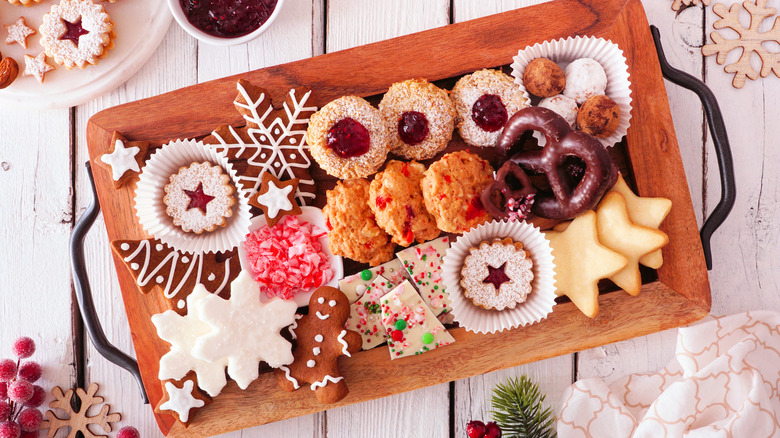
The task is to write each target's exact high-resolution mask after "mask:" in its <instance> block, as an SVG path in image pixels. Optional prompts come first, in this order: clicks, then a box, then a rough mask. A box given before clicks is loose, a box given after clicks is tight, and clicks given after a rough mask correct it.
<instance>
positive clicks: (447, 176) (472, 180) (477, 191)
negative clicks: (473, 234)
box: [420, 150, 493, 234]
mask: <svg viewBox="0 0 780 438" xmlns="http://www.w3.org/2000/svg"><path fill="white" fill-rule="evenodd" d="M491 182H493V167H491V166H490V163H488V162H487V161H485V160H483V159H481V158H479V157H478V156H476V155H474V154H472V153H470V152H468V151H465V150H463V151H457V152H452V153H449V154H446V155H445V156H443V157H442V158H441V159H440V160H439V161H436V162H435V163H433V164H431V166H430V167H428V170H426V171H425V176H424V177H423V179H422V181H421V182H420V187H421V188H422V192H423V198H424V199H425V208H426V209H427V210H428V212H429V213H431V215H433V217H434V218H436V225H437V226H438V227H439V229H441V230H442V231H445V232H448V233H459V234H460V233H463V232H466V231H468V230H470V229H472V228H474V227H476V226H477V225H480V224H483V223H485V222H487V221H489V220H490V219H491V217H490V214H489V213H488V212H486V211H485V208H484V206H483V205H482V201H480V196H481V193H482V191H483V190H484V189H485V187H487V186H488V185H489V184H490V183H491Z"/></svg>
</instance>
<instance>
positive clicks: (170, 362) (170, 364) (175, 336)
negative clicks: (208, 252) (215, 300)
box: [152, 284, 227, 397]
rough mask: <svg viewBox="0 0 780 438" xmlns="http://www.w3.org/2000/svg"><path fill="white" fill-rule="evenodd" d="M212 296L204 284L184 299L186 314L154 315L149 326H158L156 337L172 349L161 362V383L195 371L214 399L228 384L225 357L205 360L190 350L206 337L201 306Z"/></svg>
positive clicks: (169, 311)
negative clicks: (200, 339) (151, 324)
mask: <svg viewBox="0 0 780 438" xmlns="http://www.w3.org/2000/svg"><path fill="white" fill-rule="evenodd" d="M210 296H212V294H210V293H209V292H208V291H207V290H206V288H205V287H203V285H201V284H199V285H197V286H195V289H194V290H193V291H192V293H190V294H189V295H188V296H187V314H186V315H184V316H181V315H179V314H178V313H176V312H174V311H173V310H167V311H165V312H163V313H160V314H157V315H153V316H152V323H153V324H154V325H155V327H157V336H159V337H160V339H162V340H163V341H165V342H167V343H169V344H171V349H170V351H168V353H166V354H165V355H164V356H163V357H162V358H161V359H160V372H159V374H158V375H157V378H158V379H160V380H169V379H173V380H179V379H182V378H184V376H186V375H187V373H189V372H190V371H195V375H196V376H197V378H198V386H199V387H200V388H201V389H203V390H204V391H206V393H208V394H209V395H210V396H212V397H216V396H217V395H219V393H220V392H221V391H222V388H224V387H225V384H227V379H226V378H225V367H226V366H227V358H226V357H220V358H217V359H216V360H211V361H205V360H201V359H198V358H196V357H195V356H193V354H192V349H193V347H194V346H195V342H196V341H197V339H198V337H200V336H203V335H206V334H208V333H209V332H210V331H211V327H210V326H209V325H207V324H206V323H204V322H203V321H201V319H200V313H199V312H200V309H201V308H202V307H201V306H200V304H201V303H202V302H203V300H204V299H205V298H207V297H210Z"/></svg>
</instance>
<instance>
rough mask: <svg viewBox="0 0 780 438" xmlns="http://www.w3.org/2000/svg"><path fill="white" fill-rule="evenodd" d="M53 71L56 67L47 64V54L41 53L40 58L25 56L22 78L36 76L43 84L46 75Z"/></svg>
mask: <svg viewBox="0 0 780 438" xmlns="http://www.w3.org/2000/svg"><path fill="white" fill-rule="evenodd" d="M52 70H54V67H52V66H51V65H49V63H47V62H46V54H45V53H40V54H38V56H30V55H24V73H22V76H34V77H35V79H38V82H39V83H41V84H42V83H43V78H44V76H46V73H48V72H50V71H52Z"/></svg>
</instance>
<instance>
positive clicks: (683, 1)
mask: <svg viewBox="0 0 780 438" xmlns="http://www.w3.org/2000/svg"><path fill="white" fill-rule="evenodd" d="M710 1H711V0H701V4H703V5H704V6H709V5H710ZM698 4H699V0H674V3H672V10H673V11H679V10H680V9H681V8H682V7H683V6H691V5H693V6H696V5H698Z"/></svg>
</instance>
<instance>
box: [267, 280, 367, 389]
mask: <svg viewBox="0 0 780 438" xmlns="http://www.w3.org/2000/svg"><path fill="white" fill-rule="evenodd" d="M347 318H349V301H348V300H347V297H346V296H345V295H344V294H343V293H341V291H339V290H338V289H335V288H332V287H327V286H323V287H321V288H319V289H317V290H316V291H314V294H313V295H312V296H311V299H310V300H309V314H308V315H306V316H304V317H302V318H300V319H299V320H298V324H297V326H296V327H294V328H293V327H291V328H290V334H291V335H292V336H293V338H294V339H295V341H296V343H297V346H296V347H295V351H294V352H293V355H294V357H295V359H294V360H293V362H292V363H291V364H290V365H288V366H283V367H280V368H279V369H277V370H275V371H274V372H275V373H276V377H277V381H278V382H279V385H280V386H281V387H282V388H283V389H284V390H286V391H295V390H296V389H298V388H300V387H301V385H302V384H310V386H309V388H310V389H311V390H312V391H314V393H315V395H316V396H317V400H318V401H319V402H320V403H335V402H337V401H339V400H341V399H342V398H344V397H346V396H347V394H348V393H349V389H348V388H347V384H346V382H344V376H342V375H341V372H340V371H339V364H338V358H339V356H347V357H350V356H352V354H353V353H357V352H358V351H360V346H361V337H360V335H359V334H358V333H357V332H355V331H352V330H347V329H345V328H344V324H345V323H346V322H347Z"/></svg>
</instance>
